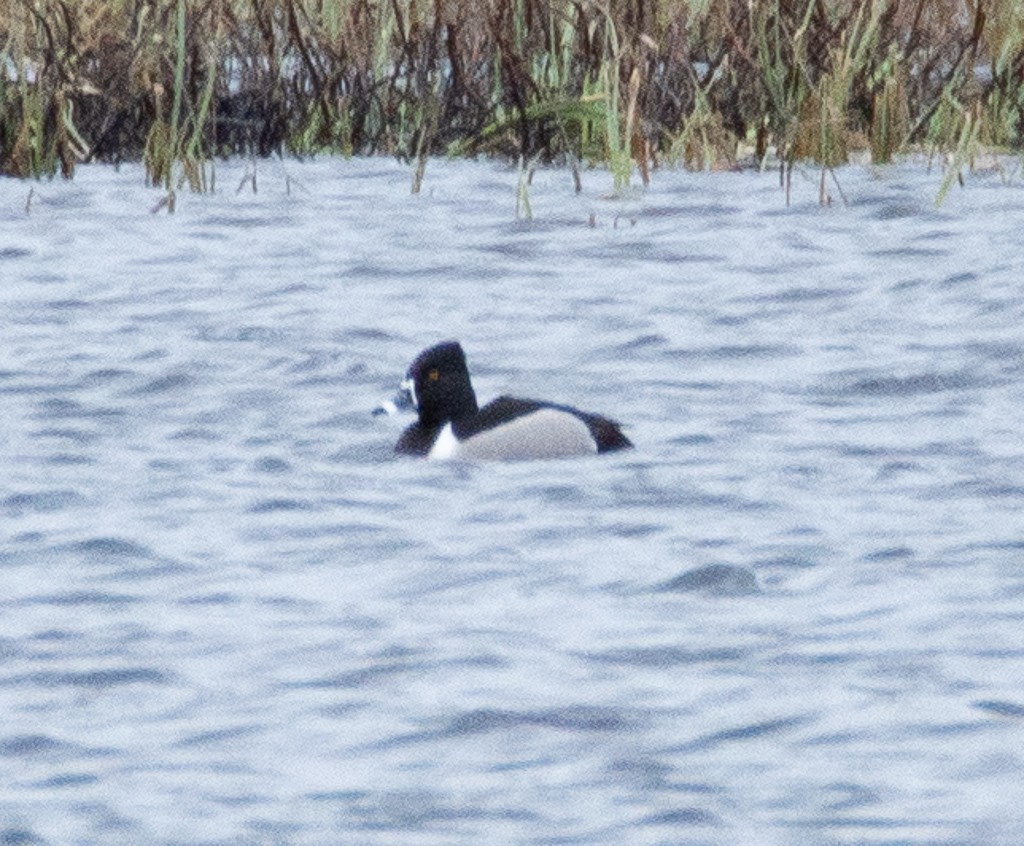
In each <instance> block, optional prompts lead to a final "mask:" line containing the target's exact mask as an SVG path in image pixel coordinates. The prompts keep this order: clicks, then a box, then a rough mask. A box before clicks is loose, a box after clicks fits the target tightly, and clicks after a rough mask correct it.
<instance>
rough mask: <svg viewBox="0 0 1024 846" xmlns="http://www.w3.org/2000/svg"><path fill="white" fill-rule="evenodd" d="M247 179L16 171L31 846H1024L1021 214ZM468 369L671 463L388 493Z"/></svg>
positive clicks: (16, 554)
mask: <svg viewBox="0 0 1024 846" xmlns="http://www.w3.org/2000/svg"><path fill="white" fill-rule="evenodd" d="M246 167H247V166H246V165H244V164H243V163H237V164H226V165H220V166H219V168H218V173H217V178H218V191H217V193H215V194H212V195H206V196H194V195H189V194H187V193H183V194H181V195H179V198H178V208H177V212H176V213H175V214H174V215H167V214H163V213H161V214H150V208H151V207H152V206H153V205H154V204H155V202H156V200H157V199H158V195H157V194H156V193H155V192H154V191H153V190H152V189H147V188H145V187H144V185H143V178H142V174H141V172H140V171H139V170H138V169H136V168H131V167H125V168H123V169H122V170H121V171H120V172H116V171H114V170H113V169H110V168H105V167H102V168H101V167H92V168H83V169H82V170H81V171H80V173H79V175H78V176H77V177H76V179H75V181H74V182H72V183H70V184H63V183H57V182H53V183H43V184H37V185H35V186H31V185H29V184H28V183H23V182H16V181H10V180H6V181H0V280H2V281H0V301H2V308H3V312H2V314H3V318H2V319H3V322H2V334H0V337H2V340H3V343H2V345H0V395H2V396H0V402H2V408H3V421H4V422H3V426H2V427H0V450H2V457H3V461H2V465H0V518H2V520H3V526H4V531H3V532H0V585H2V591H0V619H2V626H0V714H2V715H3V718H2V720H0V785H3V787H2V789H0V826H2V828H0V841H2V842H3V843H17V844H70V843H75V844H87V843H88V844H92V843H97V844H123V843H140V844H142V843H153V844H172V843H174V844H199V843H202V844H242V843H259V844H391V843H409V844H439V845H440V844H473V846H478V845H479V844H487V843H508V844H570V843H579V844H621V843H629V844H722V846H725V844H809V845H810V844H860V843H865V844H869V843H870V844H876V843H878V844H880V843H886V844H961V843H985V844H991V843H999V844H1011V843H1019V842H1020V837H1021V832H1022V831H1024V429H1022V424H1021V410H1022V407H1024V246H1022V244H1024V241H1022V232H1024V190H1022V188H1021V186H1020V185H1019V184H1009V185H1006V184H1003V182H1002V181H1001V180H1000V178H999V177H998V176H996V175H986V174H976V175H973V176H971V177H969V178H968V180H967V183H966V187H965V188H964V189H963V190H961V189H960V188H956V189H955V190H954V191H953V192H952V193H951V194H950V196H949V199H948V200H947V202H946V203H945V205H943V206H942V207H941V208H939V209H937V208H936V207H935V205H934V202H933V200H934V197H935V194H936V191H937V189H938V182H939V176H938V175H937V174H936V173H934V172H933V173H927V172H926V170H925V169H924V167H923V166H917V165H913V166H911V165H906V166H902V167H900V168H897V169H892V170H880V171H870V170H866V169H860V168H847V169H844V170H842V171H840V172H839V174H838V177H839V181H840V184H841V185H842V188H843V192H844V193H845V195H846V198H847V199H848V201H849V205H843V204H842V202H841V201H840V200H839V197H838V193H837V194H836V202H835V203H834V204H833V205H832V206H831V207H829V208H822V207H819V206H818V204H817V181H816V178H815V177H814V175H813V174H811V173H808V174H807V175H806V177H804V178H800V179H798V180H797V182H796V185H795V189H794V197H793V204H792V206H791V207H789V208H787V207H786V205H785V200H784V196H783V195H782V194H781V193H780V191H779V188H778V179H777V177H776V176H775V175H774V174H758V173H740V174H714V175H695V174H686V173H675V172H657V173H655V175H654V182H653V184H652V186H651V188H650V189H649V190H648V191H647V193H646V196H644V197H643V198H642V200H639V201H637V202H635V203H633V204H631V205H627V206H617V205H616V204H614V203H611V202H609V201H607V200H603V199H601V198H600V195H601V192H602V191H603V190H606V189H607V188H608V187H609V183H610V179H609V177H608V175H607V174H604V173H596V172H595V173H587V174H584V188H585V191H586V194H585V196H583V197H579V198H578V197H576V196H575V195H574V194H573V191H572V180H571V178H570V176H569V175H568V174H567V173H565V172H562V171H545V172H539V173H538V174H537V175H536V178H535V179H534V183H533V187H532V190H531V197H530V199H531V201H532V207H533V212H534V216H535V219H534V221H533V222H532V223H530V224H527V223H525V222H520V223H517V222H516V221H515V188H516V182H517V180H516V175H515V173H514V172H512V171H509V170H507V169H505V168H503V167H500V166H496V165H493V164H486V163H443V162H432V163H431V164H430V166H429V167H428V169H427V178H426V183H425V187H424V192H423V194H422V195H420V196H415V197H414V196H410V194H409V183H410V174H409V172H408V169H407V168H404V167H402V166H399V165H398V164H395V163H393V162H390V161H347V162H346V161H341V160H320V161H317V162H313V163H306V164H298V163H285V164H282V163H274V162H266V163H261V164H260V165H259V168H260V169H259V174H258V189H259V191H258V193H256V194H254V193H253V192H252V190H251V185H249V184H246V185H245V186H244V187H243V189H242V190H240V191H238V192H236V190H235V188H236V186H237V185H238V184H239V181H240V179H241V178H242V176H243V174H244V173H245V170H246ZM30 188H32V190H33V195H32V197H31V199H30V202H29V205H30V211H29V213H26V200H28V199H29V198H28V193H29V189H30ZM591 217H593V223H594V225H593V226H590V225H588V223H589V222H590V220H591ZM445 338H458V339H460V340H461V341H462V343H463V345H464V346H465V348H466V350H467V354H468V357H469V361H470V367H471V370H472V372H473V374H474V380H475V385H476V388H477V391H478V393H479V395H480V396H481V399H483V400H486V399H489V398H491V397H493V396H496V395H498V394H500V393H506V392H508V393H513V394H520V395H526V396H534V397H539V398H544V399H552V400H557V401H561V402H567V403H571V404H574V405H578V406H580V407H582V408H586V409H590V410H594V411H598V412H602V413H605V414H608V415H610V416H613V417H615V418H617V419H619V420H621V421H622V422H623V423H624V424H626V426H627V432H628V434H629V436H630V438H632V440H633V441H634V442H635V443H636V445H637V449H636V450H634V451H632V452H630V453H625V454H616V455H611V456H602V457H598V458H592V459H581V460H571V461H561V462H553V463H534V462H528V463H518V464H490V465H459V464H446V463H428V462H417V461H412V460H396V459H394V458H393V457H392V455H391V449H392V446H393V444H394V441H395V439H396V438H397V436H398V433H399V431H400V428H401V426H402V425H404V422H405V421H401V420H398V419H395V418H384V419H382V418H378V417H372V416H371V415H370V413H369V411H370V409H371V408H372V407H373V406H374V405H375V404H376V403H377V402H378V401H379V400H380V399H382V398H384V397H387V396H389V395H390V393H391V392H392V391H393V388H394V387H395V386H396V385H397V382H398V381H399V379H400V378H401V377H402V375H403V374H404V372H405V369H406V367H407V366H408V363H409V362H410V360H411V359H412V358H413V356H414V355H415V354H416V353H417V352H418V351H419V350H420V349H422V348H423V347H425V346H427V345H429V344H431V343H434V342H436V341H438V340H442V339H445Z"/></svg>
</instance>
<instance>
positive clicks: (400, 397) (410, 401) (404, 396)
mask: <svg viewBox="0 0 1024 846" xmlns="http://www.w3.org/2000/svg"><path fill="white" fill-rule="evenodd" d="M415 408H416V400H415V398H414V397H413V393H412V387H411V386H410V385H407V384H406V383H405V382H403V383H402V387H401V388H399V389H398V393H397V394H395V395H394V397H392V398H391V399H389V400H384V402H382V403H381V404H380V405H378V406H376V407H375V408H374V409H373V414H374V416H375V417H376V416H379V415H381V414H398V413H399V412H400V411H414V410H415Z"/></svg>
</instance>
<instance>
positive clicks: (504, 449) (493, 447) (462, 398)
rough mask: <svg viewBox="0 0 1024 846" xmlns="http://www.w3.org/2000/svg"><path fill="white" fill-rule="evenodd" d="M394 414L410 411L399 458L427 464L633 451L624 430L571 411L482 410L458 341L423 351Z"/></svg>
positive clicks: (506, 405) (553, 407)
mask: <svg viewBox="0 0 1024 846" xmlns="http://www.w3.org/2000/svg"><path fill="white" fill-rule="evenodd" d="M395 405H396V406H397V407H406V408H408V407H413V408H415V409H416V410H417V411H418V413H419V420H418V421H417V422H415V423H413V424H412V425H411V426H409V427H408V428H407V429H406V430H405V432H403V433H402V437H401V438H399V439H398V443H397V444H396V445H395V452H397V453H401V454H403V455H420V456H427V457H429V458H469V459H506V460H514V459H532V458H565V457H570V456H577V455H591V454H593V453H598V452H612V451H613V450H619V449H626V448H628V447H631V446H633V445H632V444H631V443H630V442H629V439H628V438H626V436H625V435H623V434H622V431H621V430H620V429H619V424H618V423H615V422H614V421H612V420H609V419H608V418H607V417H601V416H600V415H598V414H590V413H588V412H586V411H580V410H579V409H577V408H572V407H571V406H568V405H558V404H556V403H551V402H540V401H538V400H531V399H519V398H517V397H506V396H502V397H498V398H497V399H496V400H493V401H492V402H489V403H487V405H485V406H484V407H483V408H480V407H478V406H477V403H476V394H474V393H473V385H472V384H471V383H470V381H469V370H468V369H467V368H466V356H465V354H464V353H463V352H462V347H461V346H460V345H459V343H458V342H457V341H446V342H444V343H441V344H437V345H436V346H433V347H430V348H429V349H426V350H424V351H423V352H421V353H420V354H419V355H418V356H416V359H415V361H413V363H412V364H411V365H410V366H409V372H408V374H407V376H406V379H405V381H404V382H403V383H402V389H401V391H399V394H398V396H397V397H396V398H395Z"/></svg>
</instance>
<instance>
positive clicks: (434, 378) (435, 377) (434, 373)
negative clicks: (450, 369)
mask: <svg viewBox="0 0 1024 846" xmlns="http://www.w3.org/2000/svg"><path fill="white" fill-rule="evenodd" d="M440 378H441V374H440V373H438V372H437V371H436V370H431V371H430V372H429V373H428V374H427V379H428V380H429V381H431V382H436V381H437V380H438V379H440Z"/></svg>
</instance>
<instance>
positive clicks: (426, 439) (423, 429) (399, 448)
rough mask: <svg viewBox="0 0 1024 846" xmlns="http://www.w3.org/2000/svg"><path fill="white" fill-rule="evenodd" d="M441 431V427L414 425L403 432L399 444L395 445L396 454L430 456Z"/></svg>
mask: <svg viewBox="0 0 1024 846" xmlns="http://www.w3.org/2000/svg"><path fill="white" fill-rule="evenodd" d="M440 431H441V427H440V426H424V425H423V424H422V423H413V424H412V425H411V426H408V427H407V428H406V430H405V431H404V432H402V436H401V437H400V438H399V439H398V443H397V444H395V452H396V453H398V454H399V455H429V454H430V449H431V447H433V446H434V441H436V440H437V436H438V433H440Z"/></svg>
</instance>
